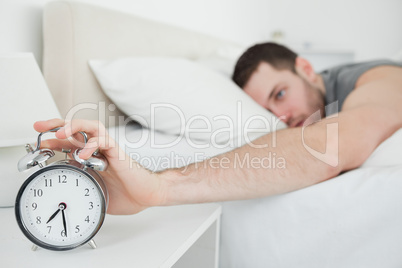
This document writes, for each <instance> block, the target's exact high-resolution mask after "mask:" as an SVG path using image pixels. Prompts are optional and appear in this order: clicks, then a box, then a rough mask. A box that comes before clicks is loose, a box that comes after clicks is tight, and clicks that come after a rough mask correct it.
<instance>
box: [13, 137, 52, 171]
mask: <svg viewBox="0 0 402 268" xmlns="http://www.w3.org/2000/svg"><path fill="white" fill-rule="evenodd" d="M25 149H26V150H27V152H28V154H27V155H25V156H24V157H23V158H21V159H20V161H18V171H20V172H21V171H26V170H28V169H30V168H33V167H36V166H40V167H43V165H44V164H45V163H46V161H47V160H49V158H51V157H53V156H54V152H53V151H52V150H50V149H39V150H38V149H37V150H32V147H31V146H30V145H29V144H27V145H25Z"/></svg>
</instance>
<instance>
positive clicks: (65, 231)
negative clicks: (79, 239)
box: [61, 208, 67, 237]
mask: <svg viewBox="0 0 402 268" xmlns="http://www.w3.org/2000/svg"><path fill="white" fill-rule="evenodd" d="M64 209H65V208H63V209H62V210H61V215H63V226H64V233H65V234H66V237H67V227H66V216H65V215H64Z"/></svg>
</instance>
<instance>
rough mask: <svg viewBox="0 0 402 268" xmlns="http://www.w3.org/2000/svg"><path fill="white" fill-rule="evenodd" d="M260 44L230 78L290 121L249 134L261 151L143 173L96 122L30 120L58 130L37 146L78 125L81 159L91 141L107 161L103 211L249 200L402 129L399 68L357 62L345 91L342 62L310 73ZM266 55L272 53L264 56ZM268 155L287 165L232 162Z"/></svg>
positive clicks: (344, 166) (318, 173) (324, 170)
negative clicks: (332, 111) (82, 137)
mask: <svg viewBox="0 0 402 268" xmlns="http://www.w3.org/2000/svg"><path fill="white" fill-rule="evenodd" d="M262 46H263V52H264V53H262V54H261V55H259V54H258V55H255V54H254V52H253V51H254V48H251V50H249V51H248V52H246V54H245V55H244V56H242V57H241V58H240V60H239V63H238V66H237V67H236V71H235V75H234V77H235V80H236V82H237V83H238V84H239V85H240V86H241V87H243V88H244V90H245V92H246V93H248V94H249V95H250V96H251V97H252V98H254V99H255V100H256V101H257V103H259V104H260V105H262V106H264V107H265V108H267V109H269V110H271V111H272V112H273V113H275V114H276V115H277V116H279V117H280V118H282V120H283V121H285V122H286V123H287V124H288V125H289V126H290V127H291V128H288V129H284V130H280V131H278V132H277V133H275V135H276V138H275V142H276V144H273V140H274V139H273V138H272V136H273V135H274V134H273V133H269V134H267V135H265V136H263V137H261V138H259V139H257V140H255V141H253V145H266V146H263V148H256V146H250V145H244V146H242V147H240V148H237V149H235V150H233V151H231V152H228V153H226V154H223V155H220V156H217V158H218V159H217V158H214V161H217V160H218V161H219V159H223V158H225V163H228V161H229V163H232V164H233V165H232V166H231V167H230V168H214V167H215V166H216V165H212V164H210V163H209V161H211V160H206V161H205V162H204V163H201V164H200V163H198V164H192V165H190V166H188V167H186V168H185V169H169V170H165V171H163V172H160V173H151V172H149V171H148V170H146V169H144V168H142V167H140V166H137V165H131V163H130V162H131V161H130V159H129V157H128V156H127V157H126V158H125V160H124V161H121V160H119V154H121V153H122V152H121V149H120V148H119V147H118V146H117V145H116V143H115V142H114V141H113V140H112V139H111V138H110V137H109V136H108V133H107V132H106V130H105V128H104V127H103V126H102V125H101V124H100V123H99V122H94V121H93V122H92V121H84V120H74V121H72V122H64V120H61V119H53V120H49V121H41V122H37V123H35V125H34V127H35V129H36V130H37V131H40V132H42V131H47V130H49V129H52V128H55V127H63V128H61V129H60V130H59V131H58V132H57V133H56V137H57V138H58V139H56V140H48V141H45V142H43V143H42V146H43V147H50V148H53V149H58V150H61V149H62V148H72V145H71V143H70V142H69V141H66V140H62V139H66V138H68V137H70V136H72V135H73V134H74V133H77V132H78V131H85V132H86V133H87V134H88V136H89V137H90V139H89V142H88V143H87V146H86V147H85V148H84V149H83V150H82V152H81V153H80V157H81V158H84V159H86V158H88V157H90V155H91V154H92V153H93V152H94V151H95V150H96V149H97V148H99V149H100V152H101V153H102V154H103V155H105V157H106V158H107V159H108V161H109V168H108V170H107V171H106V172H105V173H104V177H105V178H106V185H107V188H108V190H109V196H110V200H109V208H108V212H109V213H111V214H131V213H136V212H139V211H141V210H143V209H145V208H147V207H150V206H162V205H175V204H185V203H201V202H213V201H225V200H235V199H249V198H257V197H263V196H268V195H273V194H280V193H285V192H289V191H293V190H296V189H301V188H303V187H307V186H310V185H313V184H316V183H318V182H321V181H324V180H327V179H329V178H333V177H334V176H336V175H338V174H339V173H340V172H342V171H346V170H350V169H353V168H356V167H358V166H360V165H361V164H362V163H363V162H364V161H365V160H366V159H367V158H368V156H369V155H370V154H371V153H372V152H373V150H374V149H375V148H376V147H377V146H378V145H379V144H380V143H381V142H382V141H384V140H385V139H386V138H388V137H389V136H390V135H392V134H393V133H394V132H395V131H396V130H398V129H399V128H401V127H402V105H401V101H402V68H400V67H397V66H391V65H392V64H388V63H387V64H385V65H378V66H376V67H373V68H363V71H361V70H360V67H357V69H359V70H360V71H359V72H360V73H359V72H357V74H356V73H355V74H354V76H353V77H357V78H356V79H357V81H356V82H355V83H354V82H352V86H351V89H350V88H346V86H343V85H342V86H340V84H339V83H340V82H339V81H344V80H343V79H341V78H342V77H343V76H342V75H339V77H338V78H334V77H337V75H336V74H337V73H339V74H342V73H344V74H345V75H347V74H349V73H352V71H351V70H349V69H346V70H347V71H346V73H345V72H343V71H342V70H341V69H339V71H336V70H337V69H334V70H332V71H328V72H324V73H322V74H320V75H318V74H316V73H315V72H314V70H313V68H312V66H311V65H310V64H309V63H308V61H306V60H304V59H302V58H300V57H297V55H295V54H294V53H292V52H291V51H288V50H287V49H285V50H282V52H280V53H279V52H277V51H276V52H272V53H271V52H270V50H268V51H265V46H264V45H262ZM274 47H276V45H274ZM257 48H258V46H257ZM281 49H282V48H281ZM250 51H251V52H250ZM285 51H286V53H285ZM265 52H267V53H268V54H269V53H271V54H272V56H274V58H279V60H267V57H266V55H265V54H266V53H265ZM282 53H283V54H289V55H290V58H291V60H290V61H289V60H285V61H283V60H282V58H288V57H287V56H286V55H283V54H282ZM268 58H269V57H268ZM242 66H243V67H242ZM353 68H354V67H352V69H353ZM352 80H353V79H352ZM331 81H332V82H331ZM334 81H335V82H334ZM345 81H347V79H346V80H345ZM342 83H343V82H342ZM345 84H348V83H346V82H345ZM342 90H346V93H343V91H342ZM349 92H350V93H349ZM324 96H325V97H324ZM333 96H335V98H334V97H333ZM342 96H345V97H344V98H343V97H342ZM334 100H338V101H339V105H338V107H339V109H340V112H339V113H337V114H336V116H330V117H326V118H324V119H322V120H320V121H318V122H316V123H314V124H309V123H310V122H308V121H309V118H310V115H311V114H312V113H315V112H316V111H320V113H321V116H322V117H323V116H324V106H325V104H327V103H329V102H332V101H334ZM314 121H316V120H314ZM303 125H304V126H303ZM302 126H303V127H302ZM334 126H335V128H334ZM328 129H330V130H331V129H332V130H333V129H335V130H336V131H335V133H336V135H328V132H329V131H328ZM306 145H307V147H308V148H310V150H308V149H306V148H307V147H306ZM312 152H323V153H321V154H320V153H318V154H315V153H312ZM269 153H275V154H276V155H277V156H278V157H283V158H284V159H285V160H286V168H285V169H267V168H263V167H260V168H259V167H256V166H253V167H251V166H245V167H242V168H241V167H239V166H236V165H234V162H235V158H236V156H237V157H239V158H240V159H244V156H245V155H248V156H249V158H250V159H258V158H263V157H266V156H267V155H268V154H269Z"/></svg>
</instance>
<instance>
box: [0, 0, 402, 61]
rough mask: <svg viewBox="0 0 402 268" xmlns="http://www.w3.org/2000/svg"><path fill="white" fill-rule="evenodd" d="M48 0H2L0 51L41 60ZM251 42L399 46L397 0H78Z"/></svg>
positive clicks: (359, 55)
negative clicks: (276, 35) (279, 38)
mask: <svg viewBox="0 0 402 268" xmlns="http://www.w3.org/2000/svg"><path fill="white" fill-rule="evenodd" d="M48 1H49V0H0V33H1V42H0V53H3V52H14V51H33V52H34V54H35V56H36V58H37V60H38V62H39V63H40V62H41V55H42V52H41V47H42V43H41V11H42V8H43V6H44V5H45V4H46V3H47V2H48ZM82 1H83V2H88V3H93V4H96V5H102V6H106V7H110V8H113V9H117V10H122V11H124V12H130V13H134V14H138V15H141V16H143V17H148V18H152V19H156V20H159V21H163V22H168V23H170V24H175V25H179V26H182V27H186V28H190V29H194V30H197V31H201V32H205V33H209V34H211V35H215V36H220V37H222V38H225V39H229V40H233V41H236V42H238V43H241V44H244V45H246V46H247V45H249V44H252V43H255V42H259V41H264V40H269V39H270V37H271V33H272V32H273V31H277V30H280V31H282V32H284V34H285V41H286V43H287V44H289V45H290V46H292V47H303V46H308V47H311V48H325V49H334V48H336V49H343V50H353V51H355V53H356V59H357V60H366V59H372V58H378V57H391V56H393V55H395V54H397V53H398V52H399V51H401V50H402V34H400V25H402V16H400V11H401V10H402V1H401V0H371V1H370V2H369V3H368V2H367V1H365V0H337V1H329V0H298V1H292V0H238V1H233V0H198V1H194V0H193V1H188V0H82Z"/></svg>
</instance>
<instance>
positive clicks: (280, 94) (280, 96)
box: [276, 89, 286, 100]
mask: <svg viewBox="0 0 402 268" xmlns="http://www.w3.org/2000/svg"><path fill="white" fill-rule="evenodd" d="M285 93H286V92H285V90H284V89H281V90H279V91H278V93H276V99H277V100H280V99H282V98H283V97H284V96H285Z"/></svg>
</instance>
